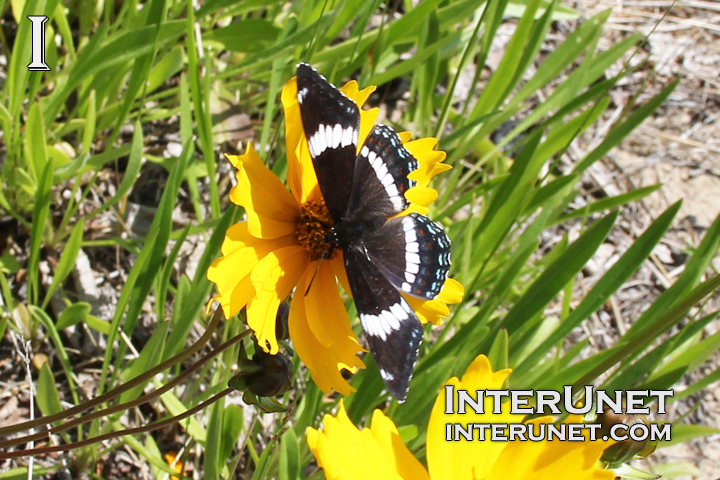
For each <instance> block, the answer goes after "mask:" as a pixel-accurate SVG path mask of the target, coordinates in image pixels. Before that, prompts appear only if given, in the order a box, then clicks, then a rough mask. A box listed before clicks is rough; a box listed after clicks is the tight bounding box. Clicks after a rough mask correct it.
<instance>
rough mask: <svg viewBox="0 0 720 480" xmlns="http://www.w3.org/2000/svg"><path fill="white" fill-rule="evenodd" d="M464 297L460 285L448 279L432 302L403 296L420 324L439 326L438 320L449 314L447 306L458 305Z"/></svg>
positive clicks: (463, 290) (463, 291)
mask: <svg viewBox="0 0 720 480" xmlns="http://www.w3.org/2000/svg"><path fill="white" fill-rule="evenodd" d="M464 295H465V289H464V288H463V286H462V284H461V283H460V282H458V281H457V280H455V279H452V278H448V279H447V280H445V284H443V288H442V290H440V294H439V295H438V296H437V297H435V298H434V299H432V300H421V299H419V298H416V297H411V296H410V295H403V297H405V300H407V302H408V304H410V307H411V308H412V309H413V310H414V311H415V314H416V315H417V317H418V319H419V320H420V322H422V323H428V322H429V323H432V324H433V325H439V324H440V320H441V319H442V318H444V317H447V316H448V314H449V313H450V309H449V308H448V307H447V306H448V304H453V303H460V302H461V301H462V299H463V296H464Z"/></svg>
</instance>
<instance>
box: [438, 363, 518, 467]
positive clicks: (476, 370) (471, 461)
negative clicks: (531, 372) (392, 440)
mask: <svg viewBox="0 0 720 480" xmlns="http://www.w3.org/2000/svg"><path fill="white" fill-rule="evenodd" d="M509 374H510V370H508V369H506V370H500V371H498V372H493V371H492V368H491V366H490V362H489V360H488V359H487V357H486V356H484V355H480V356H479V357H477V358H476V359H475V360H474V361H473V362H472V363H471V364H470V366H469V367H468V369H467V370H466V372H465V374H464V375H463V377H462V380H458V379H457V377H453V378H451V379H450V380H448V381H447V382H445V385H452V386H454V387H455V391H456V392H457V390H468V391H469V392H475V391H476V390H484V389H488V390H499V389H501V388H502V385H503V383H504V382H505V379H506V378H507V377H508V375H509ZM507 410H509V408H504V409H503V411H504V413H500V414H495V413H492V399H486V401H485V412H486V413H484V414H477V413H475V412H474V411H473V410H472V409H466V412H467V413H465V414H446V413H445V388H444V387H443V388H442V389H441V390H440V393H439V394H438V397H437V399H436V400H435V405H434V406H433V409H432V413H431V414H430V422H429V424H428V430H427V460H428V470H429V471H430V477H431V478H432V479H433V480H443V479H447V480H473V479H483V478H485V476H486V474H487V472H488V471H489V469H490V468H491V467H492V466H493V464H494V463H495V460H496V459H497V458H498V456H499V455H500V453H501V452H502V450H503V448H505V445H506V442H492V441H490V440H487V441H484V442H481V441H478V440H473V441H466V440H460V441H458V442H455V441H450V442H448V441H446V440H445V425H446V424H448V423H460V424H467V423H519V422H521V421H522V419H523V416H522V415H512V414H510V413H505V412H506V411H507ZM528 478H532V477H528Z"/></svg>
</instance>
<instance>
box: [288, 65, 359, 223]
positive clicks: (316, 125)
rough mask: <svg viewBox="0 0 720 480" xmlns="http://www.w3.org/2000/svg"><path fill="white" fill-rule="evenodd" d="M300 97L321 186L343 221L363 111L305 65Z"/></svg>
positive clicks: (299, 70) (337, 217)
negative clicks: (361, 112)
mask: <svg viewBox="0 0 720 480" xmlns="http://www.w3.org/2000/svg"><path fill="white" fill-rule="evenodd" d="M297 89H298V93H297V98H298V103H299V104H300V117H301V118H302V123H303V130H304V131H305V136H306V137H307V141H308V147H309V149H310V156H311V157H312V160H313V166H314V167H315V174H316V175H317V179H318V185H319V186H320V191H321V192H322V194H323V198H324V199H325V204H326V205H327V207H328V210H329V212H330V215H331V216H332V218H333V220H335V222H336V223H337V222H339V221H341V220H342V218H343V215H344V214H345V212H346V210H347V206H348V199H349V196H348V192H349V191H350V190H351V188H352V182H353V177H354V170H355V158H356V156H357V154H356V153H357V143H358V132H359V129H360V110H359V109H358V106H357V104H355V102H354V101H353V100H352V99H350V98H348V97H346V96H345V95H344V94H343V93H342V92H341V91H340V90H338V89H337V88H336V87H335V86H334V85H332V84H331V83H330V82H328V81H327V79H325V77H323V76H322V75H320V74H319V73H317V72H316V71H315V69H314V68H312V67H311V66H310V65H308V64H306V63H300V64H298V67H297Z"/></svg>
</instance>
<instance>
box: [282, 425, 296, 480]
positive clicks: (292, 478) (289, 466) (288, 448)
mask: <svg viewBox="0 0 720 480" xmlns="http://www.w3.org/2000/svg"><path fill="white" fill-rule="evenodd" d="M278 473H279V474H280V480H297V479H299V478H301V477H300V443H299V442H298V438H297V436H296V435H295V431H294V430H293V429H292V428H291V429H288V430H286V431H285V433H283V435H282V437H280V462H279V472H278Z"/></svg>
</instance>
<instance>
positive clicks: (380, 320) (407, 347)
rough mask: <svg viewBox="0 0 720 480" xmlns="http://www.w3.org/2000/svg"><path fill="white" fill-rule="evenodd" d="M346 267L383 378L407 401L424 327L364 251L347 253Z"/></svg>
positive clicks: (396, 394) (349, 251) (398, 395)
mask: <svg viewBox="0 0 720 480" xmlns="http://www.w3.org/2000/svg"><path fill="white" fill-rule="evenodd" d="M345 268H346V270H347V274H348V282H349V283H350V290H351V291H352V294H353V298H354V299H355V306H356V307H357V310H358V315H359V316H360V323H361V324H362V326H363V330H365V336H366V338H367V341H368V344H369V346H370V351H371V352H372V354H373V357H374V358H375V363H376V364H377V366H378V369H379V370H380V376H382V379H383V380H384V381H385V385H387V387H388V390H390V393H392V394H393V396H394V397H395V398H396V399H397V400H398V402H403V401H404V400H405V396H406V395H407V391H408V385H409V384H410V379H411V378H412V371H413V367H414V366H415V360H416V359H417V356H418V350H419V348H420V343H421V342H422V335H423V329H422V325H421V324H420V321H419V320H418V319H417V317H416V316H415V312H413V310H412V308H410V305H408V303H407V302H406V301H405V300H404V299H403V298H402V296H401V295H400V293H399V292H398V291H397V290H396V289H395V287H393V285H392V284H391V283H390V282H389V281H388V280H387V279H386V278H385V276H384V275H383V274H382V273H381V272H380V270H378V269H377V268H376V267H375V266H374V265H373V264H372V263H371V262H370V260H368V259H367V257H365V256H364V254H363V253H362V252H360V251H359V250H355V249H350V250H348V251H346V252H345Z"/></svg>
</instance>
